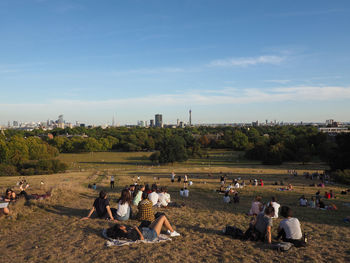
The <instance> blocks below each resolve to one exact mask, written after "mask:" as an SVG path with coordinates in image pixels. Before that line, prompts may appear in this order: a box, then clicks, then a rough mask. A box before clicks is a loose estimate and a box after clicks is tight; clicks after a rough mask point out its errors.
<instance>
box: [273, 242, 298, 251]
mask: <svg viewBox="0 0 350 263" xmlns="http://www.w3.org/2000/svg"><path fill="white" fill-rule="evenodd" d="M292 246H294V245H293V243H290V242H279V243H277V244H273V245H272V248H273V249H276V250H277V251H279V252H285V251H288V250H289V249H290V248H291V247H292Z"/></svg>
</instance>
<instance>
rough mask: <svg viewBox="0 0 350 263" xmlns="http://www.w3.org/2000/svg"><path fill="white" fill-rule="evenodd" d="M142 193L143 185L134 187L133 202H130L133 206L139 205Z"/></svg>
mask: <svg viewBox="0 0 350 263" xmlns="http://www.w3.org/2000/svg"><path fill="white" fill-rule="evenodd" d="M143 191H145V187H144V186H143V185H139V186H136V188H135V192H134V200H133V201H132V203H133V205H136V206H138V205H139V203H140V201H141V198H142V193H143Z"/></svg>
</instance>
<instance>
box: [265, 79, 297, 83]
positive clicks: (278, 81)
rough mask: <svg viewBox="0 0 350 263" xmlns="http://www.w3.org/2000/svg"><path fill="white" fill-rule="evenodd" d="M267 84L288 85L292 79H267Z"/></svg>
mask: <svg viewBox="0 0 350 263" xmlns="http://www.w3.org/2000/svg"><path fill="white" fill-rule="evenodd" d="M265 82H270V83H277V84H287V83H289V82H291V80H290V79H267V80H265Z"/></svg>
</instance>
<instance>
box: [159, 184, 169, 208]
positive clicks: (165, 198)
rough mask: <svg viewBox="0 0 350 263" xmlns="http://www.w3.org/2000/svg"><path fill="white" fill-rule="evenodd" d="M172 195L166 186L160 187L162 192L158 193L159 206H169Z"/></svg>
mask: <svg viewBox="0 0 350 263" xmlns="http://www.w3.org/2000/svg"><path fill="white" fill-rule="evenodd" d="M169 197H170V195H169V194H168V195H167V193H166V188H165V187H162V188H160V193H159V194H158V204H157V206H159V207H167V206H168V203H169V202H170V199H169Z"/></svg>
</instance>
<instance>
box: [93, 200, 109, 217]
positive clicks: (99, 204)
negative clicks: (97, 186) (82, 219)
mask: <svg viewBox="0 0 350 263" xmlns="http://www.w3.org/2000/svg"><path fill="white" fill-rule="evenodd" d="M107 206H109V201H108V199H101V198H97V199H96V200H95V202H94V207H95V209H96V213H97V216H98V217H99V218H103V217H106V216H107V208H106V207H107Z"/></svg>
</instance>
